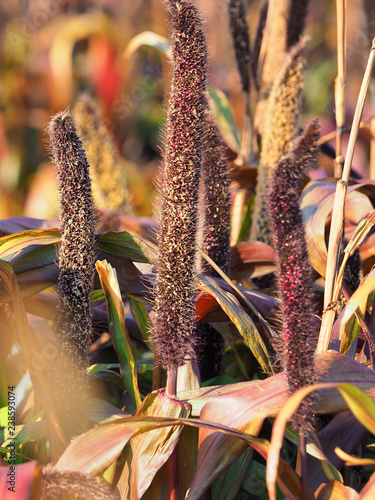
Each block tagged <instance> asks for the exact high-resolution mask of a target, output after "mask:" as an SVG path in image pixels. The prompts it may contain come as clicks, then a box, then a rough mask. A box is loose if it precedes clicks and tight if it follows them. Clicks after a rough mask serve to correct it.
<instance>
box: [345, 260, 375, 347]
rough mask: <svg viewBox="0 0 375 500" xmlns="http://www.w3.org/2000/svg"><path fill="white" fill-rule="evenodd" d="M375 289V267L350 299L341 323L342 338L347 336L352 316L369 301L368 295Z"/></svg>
mask: <svg viewBox="0 0 375 500" xmlns="http://www.w3.org/2000/svg"><path fill="white" fill-rule="evenodd" d="M374 290H375V269H373V270H372V271H371V272H370V273H369V274H368V275H367V276H366V279H365V280H364V281H363V283H361V284H360V286H359V287H358V288H357V290H356V291H355V292H354V293H353V295H352V296H351V297H350V299H349V300H348V302H347V304H346V307H345V310H344V313H343V315H342V318H341V323H340V338H344V339H345V337H346V335H345V328H346V325H347V323H348V322H349V320H350V318H351V317H352V316H353V314H354V313H355V311H356V310H357V309H358V308H359V307H361V306H362V304H363V303H365V304H366V303H367V297H368V296H369V295H370V294H371V293H372V292H373V291H374Z"/></svg>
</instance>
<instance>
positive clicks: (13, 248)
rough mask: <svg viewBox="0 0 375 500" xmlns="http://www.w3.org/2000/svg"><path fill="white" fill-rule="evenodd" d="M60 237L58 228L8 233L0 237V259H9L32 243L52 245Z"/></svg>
mask: <svg viewBox="0 0 375 500" xmlns="http://www.w3.org/2000/svg"><path fill="white" fill-rule="evenodd" d="M60 239H61V236H60V232H59V230H58V229H48V230H39V231H23V232H22V233H16V234H10V235H8V236H3V237H2V238H0V259H2V260H10V259H11V258H12V256H13V255H15V254H16V253H19V252H21V251H22V250H24V249H26V248H28V247H30V246H31V247H32V250H34V249H35V247H33V246H34V245H38V246H44V245H48V246H50V245H54V244H56V243H59V242H60Z"/></svg>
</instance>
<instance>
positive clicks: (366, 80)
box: [316, 39, 375, 354]
mask: <svg viewBox="0 0 375 500" xmlns="http://www.w3.org/2000/svg"><path fill="white" fill-rule="evenodd" d="M374 59H375V39H374V40H373V41H372V46H371V50H370V54H369V58H368V61H367V66H366V70H365V74H364V77H363V80H362V85H361V90H360V92H359V96H358V101H357V106H356V109H355V113H354V118H353V125H352V128H351V131H350V136H349V143H348V149H347V153H346V158H345V163H344V168H343V172H342V178H341V179H340V180H339V181H338V183H337V187H336V194H335V201H334V205H333V211H332V222H331V231H330V235H329V244H328V256H327V268H326V277H325V278H326V283H325V290H324V312H323V317H322V325H321V329H320V334H319V340H318V345H317V348H316V354H320V353H322V352H325V351H327V349H328V346H329V342H330V338H331V332H332V326H333V322H334V319H335V309H334V306H335V304H334V303H333V302H332V298H333V293H334V285H335V280H336V274H337V261H338V254H339V252H340V244H341V238H342V233H343V221H344V208H345V197H346V191H347V186H348V180H349V174H350V168H351V165H352V161H353V155H354V148H355V144H356V141H357V137H358V130H359V126H360V123H361V117H362V113H363V108H364V104H365V99H366V94H367V90H368V87H369V84H370V78H371V73H372V68H373V65H374Z"/></svg>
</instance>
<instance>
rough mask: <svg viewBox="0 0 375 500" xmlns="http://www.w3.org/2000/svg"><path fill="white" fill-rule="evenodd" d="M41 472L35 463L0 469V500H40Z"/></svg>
mask: <svg viewBox="0 0 375 500" xmlns="http://www.w3.org/2000/svg"><path fill="white" fill-rule="evenodd" d="M41 496H42V472H41V469H40V466H39V465H38V464H37V462H35V461H32V462H26V463H24V464H21V465H11V466H9V467H0V498H1V499H2V500H14V499H15V498H17V500H40V498H41Z"/></svg>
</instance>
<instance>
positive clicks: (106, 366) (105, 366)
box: [87, 363, 120, 375]
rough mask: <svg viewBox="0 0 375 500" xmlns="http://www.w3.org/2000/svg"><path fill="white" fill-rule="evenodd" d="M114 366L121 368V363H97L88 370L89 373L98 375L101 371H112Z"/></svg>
mask: <svg viewBox="0 0 375 500" xmlns="http://www.w3.org/2000/svg"><path fill="white" fill-rule="evenodd" d="M112 368H116V369H118V368H120V364H119V363H97V364H95V365H91V366H90V368H89V369H88V370H87V374H88V375H96V374H97V373H100V372H103V371H105V372H107V371H111V370H112Z"/></svg>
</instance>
